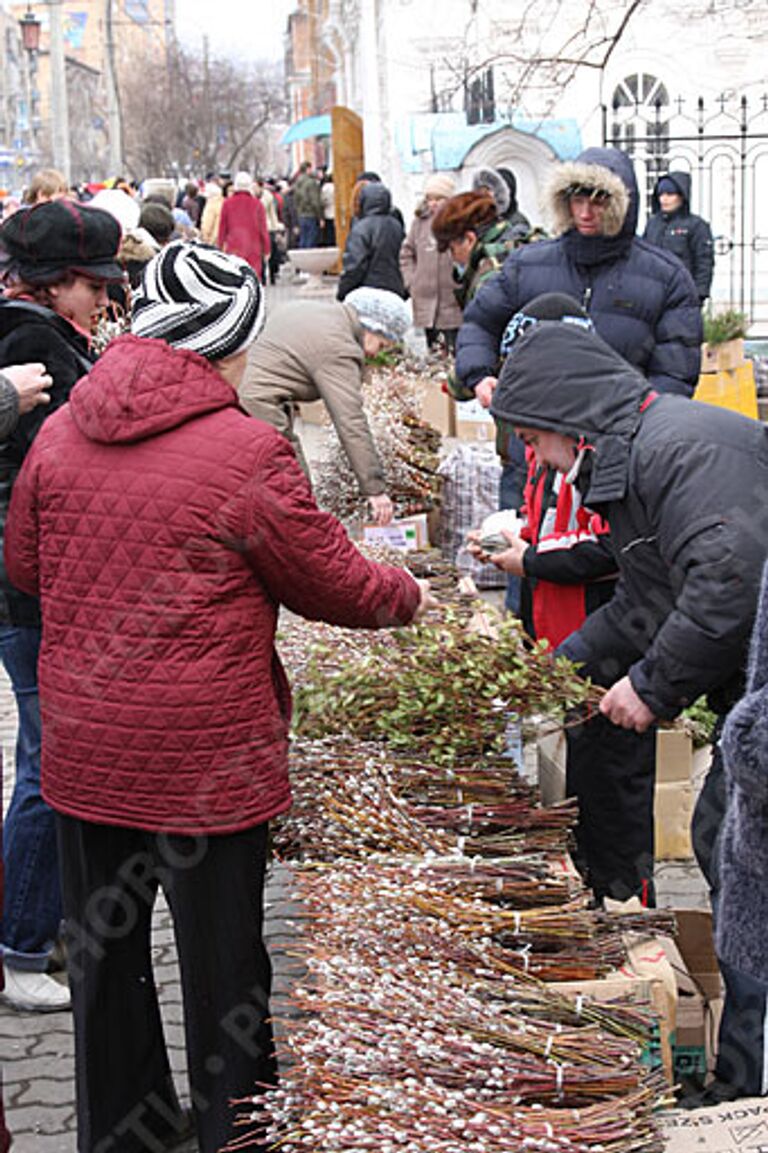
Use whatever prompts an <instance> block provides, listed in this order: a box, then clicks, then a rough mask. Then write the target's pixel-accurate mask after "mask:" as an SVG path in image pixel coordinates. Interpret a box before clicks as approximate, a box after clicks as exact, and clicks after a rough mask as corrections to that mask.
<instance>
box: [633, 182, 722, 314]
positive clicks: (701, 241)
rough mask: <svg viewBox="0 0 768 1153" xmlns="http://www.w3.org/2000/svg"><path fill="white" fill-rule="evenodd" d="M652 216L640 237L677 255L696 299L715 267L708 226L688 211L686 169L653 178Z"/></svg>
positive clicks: (703, 296)
mask: <svg viewBox="0 0 768 1153" xmlns="http://www.w3.org/2000/svg"><path fill="white" fill-rule="evenodd" d="M651 204H652V206H653V216H652V217H651V219H650V220H649V221H648V223H647V225H646V226H645V233H644V238H645V240H647V241H649V243H650V244H656V245H658V247H659V248H665V249H666V250H667V252H673V253H674V254H675V256H678V257H679V258H680V259H681V260H682V262H683V264H684V265H685V267H686V268H687V269H688V271H689V272H690V274H691V276H692V277H693V283H694V284H695V285H696V291H697V292H698V294H699V300H700V301H701V302H702V303H703V302H704V301H705V300H706V299H707V297H708V296H709V290H710V287H711V285H712V273H713V271H714V267H715V247H714V242H713V240H712V229H711V228H710V227H709V225H708V224H707V222H706V220H704V219H703V218H702V217H701V216H696V215H695V213H693V212H691V207H690V205H691V178H690V176H689V175H688V173H687V172H669V173H667V175H666V176H662V177H660V179H659V180H657V181H656V187H655V188H654V190H653V197H652V199H651Z"/></svg>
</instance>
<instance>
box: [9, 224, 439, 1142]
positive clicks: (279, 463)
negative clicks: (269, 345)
mask: <svg viewBox="0 0 768 1153" xmlns="http://www.w3.org/2000/svg"><path fill="white" fill-rule="evenodd" d="M262 322H263V295H262V291H261V288H260V285H259V282H258V279H257V277H256V275H255V273H254V272H253V270H252V269H251V268H250V267H249V266H248V264H247V263H246V262H245V261H242V260H240V259H238V258H236V257H232V256H226V255H224V254H223V253H220V252H218V251H217V250H215V249H212V248H208V247H207V246H204V245H189V244H184V243H181V242H176V243H174V244H171V245H169V246H168V247H167V248H165V249H164V250H163V252H162V253H161V254H159V255H158V256H157V257H156V258H155V259H154V260H153V261H152V262H151V263H150V264H149V265H148V267H147V269H146V271H145V274H144V281H143V285H142V288H141V289H140V290H139V292H138V294H137V297H136V300H135V304H134V318H133V333H134V335H131V336H125V337H121V338H119V339H118V340H116V341H114V342H113V343H112V344H111V345H110V346H109V348H108V349H107V351H106V352H105V354H104V355H103V356H102V358H101V359H100V360H99V362H98V364H97V365H96V367H95V369H94V372H93V375H92V377H90V378H85V379H84V380H82V381H81V382H80V383H79V384H78V385H77V386H76V387H75V388H74V389H73V391H72V394H71V399H70V403H69V404H68V405H66V406H65V407H64V408H63V409H61V411H59V412H57V413H55V414H54V415H53V416H52V417H51V418H50V419H49V420H48V421H46V423H45V426H44V427H43V429H42V431H41V433H40V434H39V435H38V437H37V439H36V441H35V445H34V447H33V449H32V451H31V452H30V454H29V456H28V457H27V460H26V462H25V465H24V468H23V469H22V471H21V473H20V475H19V478H18V480H17V482H16V485H15V486H14V492H13V500H12V504H11V510H10V514H9V518H8V526H7V535H6V562H7V567H8V572H9V575H10V577H11V579H12V580H13V581H14V582H15V583H16V584H17V585H18V586H19V587H20V588H22V589H23V590H24V591H26V592H28V593H30V594H34V595H39V596H40V600H41V607H42V617H43V644H42V649H41V654H40V665H39V671H40V700H41V708H42V717H43V753H42V789H43V795H44V797H45V799H46V801H47V802H48V803H49V804H50V805H51V806H52V808H53V809H55V810H56V813H57V821H58V832H59V845H60V851H61V862H60V863H61V876H62V894H63V901H64V911H65V916H66V923H67V940H68V946H69V972H70V985H71V990H72V1002H73V1010H74V1018H75V1058H76V1075H77V1110H78V1148H79V1150H80V1151H81V1153H95V1151H96V1150H97V1149H107V1148H113V1147H114V1148H120V1149H121V1150H125V1151H128V1150H131V1151H132V1150H134V1149H136V1150H139V1149H145V1148H149V1147H152V1148H154V1147H155V1145H156V1144H157V1142H158V1140H160V1141H162V1140H167V1139H168V1138H170V1137H171V1136H172V1135H173V1134H174V1133H176V1132H179V1131H181V1129H182V1127H183V1122H182V1120H181V1118H180V1114H179V1108H178V1101H177V1098H176V1094H175V1091H174V1089H173V1084H172V1079H171V1075H170V1067H169V1063H168V1057H167V1053H166V1049H165V1044H164V1041H163V1037H162V1031H161V1026H160V1017H159V1011H158V1004H157V995H156V991H155V985H154V980H153V975H152V965H151V956H150V922H151V913H152V906H153V904H154V900H155V896H156V893H157V888H158V886H159V885H160V884H162V885H163V888H164V891H165V894H166V897H167V899H168V903H169V906H170V909H171V913H172V916H173V921H174V931H175V935H176V942H177V947H178V951H179V958H180V968H181V975H182V990H183V998H184V1010H185V1023H186V1037H187V1049H188V1061H189V1073H190V1084H191V1090H192V1101H193V1108H194V1113H195V1121H196V1127H197V1135H198V1140H199V1146H200V1149H201V1151H202V1153H217V1151H218V1150H219V1149H220V1148H221V1147H222V1146H223V1145H224V1144H226V1142H227V1141H228V1140H230V1139H232V1138H233V1137H234V1136H235V1133H234V1130H233V1128H232V1117H233V1115H232V1113H231V1111H230V1106H229V1102H230V1101H231V1100H232V1099H233V1098H236V1097H240V1098H242V1097H244V1096H250V1095H251V1094H253V1093H254V1092H258V1086H259V1084H264V1083H269V1082H271V1081H273V1080H274V1079H275V1062H274V1052H273V1042H272V1036H271V1030H270V1026H269V1021H268V1018H269V1009H268V997H269V986H270V965H269V960H268V957H267V954H266V951H265V948H264V943H263V940H262V890H263V882H264V870H265V866H266V850H267V822H268V821H269V820H270V819H271V818H272V817H274V816H276V815H277V814H279V813H282V812H284V811H285V810H286V809H287V808H288V807H289V805H290V799H291V797H290V786H289V781H288V769H287V730H288V723H289V717H290V693H289V688H288V684H287V682H286V678H285V675H284V673H283V671H282V668H281V665H280V661H279V659H278V657H277V654H276V652H275V648H274V637H275V627H276V623H277V615H278V610H279V606H280V605H281V604H285V605H287V606H288V607H289V608H291V609H292V610H293V611H295V612H298V613H301V614H303V615H304V616H307V617H310V618H312V619H322V620H326V621H329V622H331V623H335V624H342V625H347V626H350V627H358V628H381V627H385V626H388V625H395V624H404V623H407V622H408V621H410V620H412V619H413V618H414V616H415V615H416V614H417V613H418V612H419V611H420V608H423V607H424V605H425V603H426V602H427V600H428V597H427V592H426V586H423V585H422V586H420V585H419V583H417V582H416V581H415V580H414V579H413V578H412V577H411V576H409V575H408V574H407V573H406V572H405V571H401V570H396V569H393V568H389V567H386V566H382V565H377V564H373V563H371V562H369V561H366V560H364V559H363V557H362V556H361V555H360V553H359V552H358V551H357V550H356V549H355V547H354V546H353V545H352V544H351V542H350V541H349V540H348V538H347V536H346V534H345V532H344V530H343V529H342V527H341V526H340V525H339V523H338V522H337V521H336V520H335V519H334V518H333V517H331V516H329V515H327V514H325V513H322V512H321V511H320V510H319V509H318V508H317V506H316V505H315V503H314V501H313V499H312V495H311V492H310V489H309V485H308V483H307V481H306V480H305V478H304V475H303V473H302V472H301V470H300V468H299V467H298V465H297V464H296V461H295V458H294V455H293V452H292V450H291V448H290V445H289V444H288V442H287V441H286V440H285V439H284V437H282V436H281V435H280V433H278V432H276V431H275V430H274V429H272V428H270V427H269V426H267V425H265V424H263V423H262V422H260V421H257V420H253V419H252V418H251V417H249V416H247V415H246V414H245V413H243V412H242V411H241V410H240V408H239V406H238V403H237V392H236V389H237V386H238V384H239V381H240V378H241V376H242V372H243V369H244V367H245V360H246V353H247V348H248V345H249V344H250V342H251V341H252V340H253V339H254V337H255V336H256V334H257V332H258V331H259V329H260V327H261V324H262ZM135 334H138V335H135ZM146 338H154V339H146ZM148 1135H149V1136H148ZM150 1138H152V1139H154V1141H155V1144H151V1142H150V1144H147V1142H148V1141H150Z"/></svg>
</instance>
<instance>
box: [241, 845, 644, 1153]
mask: <svg viewBox="0 0 768 1153" xmlns="http://www.w3.org/2000/svg"><path fill="white" fill-rule="evenodd" d="M419 867H420V866H419V865H418V864H417V865H414V864H413V863H402V864H400V865H391V866H389V867H382V866H380V865H378V864H372V865H367V866H362V867H361V866H359V865H355V864H348V865H346V866H341V865H335V866H326V867H318V868H316V869H311V868H306V869H302V870H300V871H299V873H298V874H297V889H298V896H299V897H300V899H301V903H302V906H303V908H304V910H305V916H304V928H305V932H304V934H303V936H302V937H301V938H299V941H298V942H295V943H294V945H293V951H294V952H297V953H302V954H303V956H304V960H305V963H306V966H307V972H308V975H307V978H306V980H305V981H304V983H303V985H302V986H301V987H300V988H298V989H297V990H296V992H295V994H294V997H293V1000H294V1002H295V1005H296V1007H297V1008H298V1009H300V1010H301V1011H302V1015H301V1016H299V1017H298V1018H296V1017H294V1016H290V1017H286V1019H285V1021H277V1022H276V1025H277V1029H278V1033H279V1034H280V1036H281V1041H282V1043H283V1044H285V1045H287V1047H288V1050H289V1052H290V1056H291V1067H290V1071H289V1072H288V1074H287V1077H286V1079H285V1081H284V1082H283V1084H282V1086H281V1087H280V1088H279V1089H277V1090H270V1091H267V1092H266V1093H264V1094H263V1095H261V1094H260V1095H259V1096H258V1097H256V1098H254V1099H253V1100H248V1101H243V1102H240V1109H241V1114H240V1122H239V1128H240V1136H239V1137H238V1138H236V1139H235V1140H233V1142H231V1144H230V1146H229V1148H230V1149H237V1148H245V1147H246V1146H247V1145H249V1144H251V1143H253V1142H254V1141H256V1140H261V1139H262V1138H263V1139H264V1140H265V1141H266V1143H268V1144H273V1145H274V1146H275V1147H277V1148H280V1149H281V1150H284V1151H285V1153H298V1150H305V1149H310V1150H312V1151H313V1153H341V1151H344V1150H349V1151H352V1150H354V1151H355V1153H358V1151H362V1150H369V1149H371V1150H373V1149H376V1150H391V1151H392V1153H394V1150H395V1149H402V1148H405V1149H409V1150H411V1151H412V1153H433V1150H436V1149H437V1150H444V1151H445V1153H460V1151H462V1150H465V1149H466V1150H467V1151H469V1150H483V1153H502V1151H503V1153H509V1151H510V1150H512V1149H518V1148H520V1149H526V1150H541V1151H542V1153H543V1151H544V1150H549V1151H555V1150H557V1151H559V1153H563V1151H565V1153H568V1151H572V1153H597V1150H603V1151H604V1153H605V1151H609V1150H610V1151H612V1153H637V1151H640V1150H647V1151H649V1153H650V1151H652V1150H653V1151H655V1150H659V1149H660V1148H661V1146H660V1143H659V1141H658V1138H657V1136H656V1134H655V1131H654V1126H653V1122H652V1119H651V1111H652V1108H653V1107H654V1106H655V1105H658V1104H660V1103H661V1102H662V1101H663V1100H664V1088H663V1085H662V1083H661V1080H660V1079H659V1077H658V1076H657V1075H654V1074H649V1073H648V1071H647V1070H646V1069H645V1068H644V1066H643V1065H642V1063H641V1059H640V1058H641V1046H642V1044H643V1043H644V1042H645V1041H647V1038H648V1033H649V1029H650V1019H649V1018H648V1016H647V1015H646V1014H645V1013H644V1012H643V1010H642V1009H640V1008H638V1007H636V1006H634V1007H630V1006H624V1007H623V1008H622V1009H621V1010H620V1011H619V1012H617V1013H616V1014H615V1015H614V1014H613V1013H612V1012H611V1011H610V1009H608V1008H606V1007H605V1006H595V1005H592V1004H590V1003H589V1002H588V1000H586V999H582V1002H581V1003H579V1002H578V1001H576V1002H574V1001H573V1000H568V999H566V998H565V997H563V996H562V994H559V993H557V992H556V991H551V990H549V989H547V988H546V987H545V986H543V985H541V984H540V983H539V982H537V981H536V980H535V979H534V977H533V975H532V974H531V973H530V970H529V967H528V966H527V965H526V963H525V961H524V960H523V958H522V957H517V958H516V957H515V956H514V954H511V953H510V952H509V951H507V950H504V949H501V948H500V947H499V946H498V945H496V944H495V943H494V942H493V940H492V939H490V938H488V937H477V936H475V935H473V936H472V938H471V940H468V939H467V938H466V937H465V936H464V934H462V933H461V932H459V933H457V932H456V927H457V923H458V922H459V921H461V919H462V918H463V917H464V915H465V914H467V915H468V916H469V918H470V919H471V918H472V915H473V914H472V908H473V906H474V905H475V904H476V902H474V901H468V900H465V899H464V898H458V897H446V896H445V895H440V894H439V892H438V890H437V889H436V888H435V887H434V879H433V880H431V881H429V882H425V881H424V880H423V879H422V877H421V876H420V874H419ZM448 907H451V908H452V913H448V912H447V909H448ZM536 915H537V914H536V913H531V917H532V918H534V917H536ZM556 915H557V914H556V913H554V912H553V913H551V914H546V916H547V917H551V918H552V920H551V925H550V931H551V932H552V933H553V934H555V933H556V926H555V918H556ZM566 921H568V922H569V930H572V928H573V920H572V918H571V917H569V916H567V915H566V916H564V918H563V927H564V926H565V922H566ZM588 922H589V917H588V915H587V916H586V917H585V922H584V939H585V940H586V937H587V935H588V932H589V929H588ZM521 932H522V934H524V933H525V929H524V928H523V927H522V925H521ZM521 940H522V936H521ZM255 1106H258V1108H255ZM264 1128H266V1134H265V1133H264Z"/></svg>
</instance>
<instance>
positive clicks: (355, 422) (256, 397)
mask: <svg viewBox="0 0 768 1153" xmlns="http://www.w3.org/2000/svg"><path fill="white" fill-rule="evenodd" d="M364 363H365V357H364V354H363V330H362V328H361V327H360V322H359V321H358V319H357V313H356V312H355V310H354V308H352V307H351V306H350V305H347V304H339V303H337V302H336V301H324V300H308V301H292V302H291V303H289V304H285V305H282V306H281V307H280V308H279V309H278V310H277V312H275V313H273V314H272V316H270V317H269V319H268V320H267V323H266V325H265V326H264V331H263V332H262V334H261V336H260V337H259V338H258V340H257V341H255V343H254V344H253V345H252V346H251V349H250V352H249V353H248V366H247V368H246V370H245V376H244V378H243V383H242V384H241V386H240V389H239V397H240V404H241V405H242V407H243V408H244V409H245V410H246V412H249V413H250V414H251V416H256V417H259V419H260V420H264V421H266V422H267V424H271V425H273V427H274V428H277V429H279V430H280V432H282V433H283V434H284V435H285V436H287V437H288V439H289V440H290V441H291V444H292V445H293V447H294V449H295V451H296V457H297V459H298V461H299V464H300V465H301V467H302V468H303V469H304V472H305V473H306V474H307V476H309V468H308V466H307V462H306V460H305V459H304V454H303V453H302V451H301V445H300V444H299V441H298V438H297V437H296V435H295V433H294V430H293V414H294V405H295V404H296V403H297V402H298V401H301V402H308V401H312V400H322V401H323V402H324V404H325V406H326V408H327V409H328V413H329V415H330V417H331V420H332V421H333V423H334V426H335V428H336V432H337V433H338V437H339V440H340V441H341V445H342V447H343V449H344V451H345V452H346V454H347V456H348V457H349V463H350V465H351V466H352V471H353V472H354V474H355V476H356V478H357V483H358V484H359V485H360V491H361V493H362V494H363V496H377V495H378V494H379V493H383V492H384V491H385V487H386V486H385V483H384V469H383V467H382V464H381V460H380V459H379V454H378V453H377V451H376V445H375V443H374V439H373V436H372V435H371V430H370V428H369V426H368V420H367V418H366V415H365V411H364V409H363V401H362V396H361V392H360V387H361V383H362V375H363V366H364Z"/></svg>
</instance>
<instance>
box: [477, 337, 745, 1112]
mask: <svg viewBox="0 0 768 1153" xmlns="http://www.w3.org/2000/svg"><path fill="white" fill-rule="evenodd" d="M491 411H492V413H493V415H494V417H495V418H496V420H497V421H500V422H502V424H503V425H509V426H510V427H511V428H513V429H514V430H515V431H516V432H517V434H518V435H519V436H520V437H521V438H522V439H523V440H524V441H525V443H526V444H528V445H529V446H530V447H531V448H532V449H533V450H534V452H535V453H536V456H537V459H538V460H539V463H541V464H546V465H550V466H552V467H555V468H557V469H558V470H559V471H561V472H563V473H564V474H566V477H567V480H568V482H569V483H571V484H574V485H575V486H576V487H577V488H578V490H579V492H580V494H581V498H582V501H583V503H584V504H585V505H586V506H588V507H589V508H590V509H591V510H593V511H594V512H597V513H600V515H602V516H603V517H604V518H605V519H607V520H608V522H609V523H610V526H611V544H612V547H613V549H614V552H615V555H616V560H617V564H618V568H619V573H620V576H619V581H618V585H617V588H616V591H615V593H614V596H613V598H612V599H611V600H610V601H609V602H608V603H607V604H606V605H604V606H603V607H602V608H600V609H598V610H597V611H596V612H594V613H592V615H591V616H589V617H587V619H586V620H585V622H584V624H583V625H582V626H581V628H579V629H578V631H577V632H575V633H572V634H571V636H570V637H568V638H566V640H565V641H564V642H563V643H562V645H561V646H560V648H559V650H558V651H559V652H560V653H562V654H563V655H565V656H568V657H570V658H571V659H572V660H575V661H577V662H579V663H580V664H581V665H582V667H583V670H584V672H585V673H586V674H587V675H590V676H593V677H594V678H595V679H596V680H597V681H598V682H599V683H601V684H604V685H606V686H608V691H607V692H606V694H605V696H604V697H603V699H602V701H601V705H600V712H601V714H602V715H603V716H604V717H605V718H607V719H608V720H609V721H611V722H613V724H615V725H617V726H621V727H622V728H625V729H630V730H631V729H634V730H636V731H638V732H643V731H645V730H647V729H648V728H649V726H651V725H652V724H653V722H654V721H655V720H657V719H671V718H673V717H675V716H677V715H678V713H679V712H680V711H681V710H682V709H684V708H685V707H686V706H687V705H689V704H690V703H691V702H692V701H694V700H695V699H696V698H697V697H699V696H701V695H702V694H706V695H707V697H708V699H709V703H710V705H711V707H712V708H713V709H714V710H715V711H716V712H717V713H718V714H719V715H720V716H721V717H722V716H723V715H724V713H725V712H726V710H727V709H728V708H730V707H731V705H732V704H733V703H734V702H735V700H736V699H738V697H739V696H740V694H741V691H742V688H743V673H744V669H745V667H746V660H747V650H748V644H749V638H750V634H751V629H752V624H753V621H754V616H755V612H756V607H757V597H758V591H759V587H760V579H761V574H762V570H763V565H764V563H765V558H766V555H768V514H766V512H765V511H764V510H765V509H768V429H766V427H765V426H764V425H763V424H761V423H759V422H758V421H755V420H750V419H748V418H747V417H743V416H740V415H738V414H736V413H732V412H728V411H725V410H722V409H719V408H715V407H712V406H709V405H705V404H698V403H691V402H690V401H687V400H686V399H684V398H683V397H678V396H663V395H658V394H657V393H656V392H655V390H654V389H653V388H652V387H651V385H650V384H649V382H648V381H647V380H646V379H645V378H644V377H643V376H642V375H641V374H640V373H639V372H637V371H636V370H635V369H633V368H631V367H630V366H629V365H627V364H626V362H625V361H623V360H622V358H621V357H620V356H618V355H617V354H616V353H615V352H614V351H613V350H612V349H611V348H610V347H609V346H608V345H607V344H606V343H605V342H604V341H603V340H601V339H600V337H599V336H597V334H595V333H594V332H589V331H587V330H585V329H581V328H577V327H575V326H572V325H563V324H558V323H556V322H551V321H550V322H547V321H541V322H539V323H538V324H537V325H536V326H535V327H533V328H531V329H530V331H529V332H527V333H525V334H523V336H522V337H521V339H520V340H519V341H518V342H516V344H515V346H514V347H513V349H512V351H511V353H510V355H509V356H508V358H507V360H506V363H505V365H504V369H503V371H502V374H501V379H500V381H499V385H498V388H497V389H496V390H495V392H494V396H493V401H492V405H491ZM502 555H503V554H502ZM497 559H500V558H497ZM725 805H726V796H725V788H724V783H723V769H722V759H721V756H720V752H719V749H718V748H717V747H716V748H715V754H714V757H713V761H712V767H711V769H710V773H709V775H708V778H707V780H706V782H705V785H704V788H703V790H702V793H701V796H700V798H699V801H698V804H697V808H696V813H695V815H694V825H693V835H694V846H695V850H696V855H697V857H698V859H699V863H700V865H701V867H702V871H703V872H704V874H705V876H706V878H707V881H708V883H709V885H710V888H711V890H712V895H713V911H714V912H715V914H716V910H717V894H718V888H719V878H718V851H719V848H718V841H719V834H720V829H721V825H722V818H723V814H724V811H725ZM616 835H617V837H619V836H620V835H621V831H620V830H616ZM721 968H722V971H723V976H724V979H725V984H726V1000H725V1009H724V1014H723V1020H722V1024H721V1029H720V1038H719V1050H718V1058H717V1066H716V1069H715V1075H716V1081H715V1082H714V1084H713V1085H712V1086H710V1087H709V1088H708V1090H706V1091H705V1095H704V1100H703V1101H702V1103H709V1104H712V1103H715V1102H717V1101H718V1100H724V1099H731V1098H734V1097H741V1096H753V1095H759V1094H764V1093H766V1092H768V1084H766V1075H765V1067H766V1062H765V1060H764V1057H765V1054H766V1036H768V1030H767V1029H766V1026H768V1012H766V1006H767V999H766V990H764V989H762V988H756V987H755V982H753V981H751V980H750V979H749V978H747V977H745V976H744V975H743V974H741V973H737V972H736V971H734V970H733V969H732V968H731V967H730V966H728V965H726V964H721Z"/></svg>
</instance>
